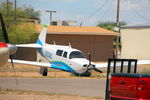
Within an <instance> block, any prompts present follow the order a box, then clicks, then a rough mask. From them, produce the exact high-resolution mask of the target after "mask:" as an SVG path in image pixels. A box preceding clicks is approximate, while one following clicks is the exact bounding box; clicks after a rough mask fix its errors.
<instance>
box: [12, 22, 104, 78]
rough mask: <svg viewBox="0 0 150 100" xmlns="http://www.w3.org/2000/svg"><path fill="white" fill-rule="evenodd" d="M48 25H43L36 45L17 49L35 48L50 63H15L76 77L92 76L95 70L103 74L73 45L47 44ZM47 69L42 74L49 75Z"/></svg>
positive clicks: (25, 45) (20, 61) (21, 61)
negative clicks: (61, 71)
mask: <svg viewBox="0 0 150 100" xmlns="http://www.w3.org/2000/svg"><path fill="white" fill-rule="evenodd" d="M46 31H47V25H43V29H42V31H41V33H40V35H39V37H38V40H37V42H36V43H35V44H21V45H16V46H17V47H29V48H35V49H36V50H37V51H38V53H39V54H40V55H41V56H43V57H44V58H45V59H46V60H47V61H48V62H49V63H41V62H32V61H23V60H14V62H15V63H22V64H31V65H37V66H44V67H50V68H54V69H60V70H63V71H67V72H70V73H73V74H74V75H76V76H90V75H91V71H92V70H95V71H97V72H100V73H102V71H101V70H99V69H97V68H96V66H95V65H94V63H93V62H91V60H90V58H91V57H90V54H89V60H87V59H86V58H85V55H84V54H83V52H82V51H80V50H78V49H75V48H72V47H71V45H69V46H63V45H56V44H55V43H54V44H47V43H46V42H45V40H46ZM45 70H46V69H44V68H43V69H42V68H41V71H40V72H41V74H42V73H43V75H44V76H46V75H47V71H46V72H45Z"/></svg>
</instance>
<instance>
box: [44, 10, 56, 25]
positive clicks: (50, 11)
mask: <svg viewBox="0 0 150 100" xmlns="http://www.w3.org/2000/svg"><path fill="white" fill-rule="evenodd" d="M46 12H48V13H49V16H50V25H51V21H52V14H53V13H56V11H52V10H46Z"/></svg>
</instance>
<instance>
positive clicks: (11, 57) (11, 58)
mask: <svg viewBox="0 0 150 100" xmlns="http://www.w3.org/2000/svg"><path fill="white" fill-rule="evenodd" d="M10 60H11V65H12V68H13V72H14V77H15V80H16V84H17V86H18V80H17V77H16V70H15V66H14V63H13V56H12V55H10Z"/></svg>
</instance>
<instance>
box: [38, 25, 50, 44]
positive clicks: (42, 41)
mask: <svg viewBox="0 0 150 100" xmlns="http://www.w3.org/2000/svg"><path fill="white" fill-rule="evenodd" d="M46 31H47V25H43V29H42V31H41V33H40V35H39V37H38V40H37V42H36V44H40V45H41V46H43V45H44V44H45V40H46Z"/></svg>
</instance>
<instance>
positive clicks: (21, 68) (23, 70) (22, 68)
mask: <svg viewBox="0 0 150 100" xmlns="http://www.w3.org/2000/svg"><path fill="white" fill-rule="evenodd" d="M48 69H49V72H48V76H42V75H40V74H39V70H40V67H37V66H31V65H24V64H15V70H16V76H17V77H27V78H86V79H87V78H90V79H91V78H93V79H95V78H96V79H97V78H104V77H105V76H106V73H102V74H100V73H98V72H95V71H93V72H92V75H91V77H77V76H74V75H72V74H71V73H68V72H64V71H60V70H57V69H51V68H48ZM0 77H14V72H13V69H12V66H11V64H10V63H8V64H6V65H5V66H4V67H0Z"/></svg>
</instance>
